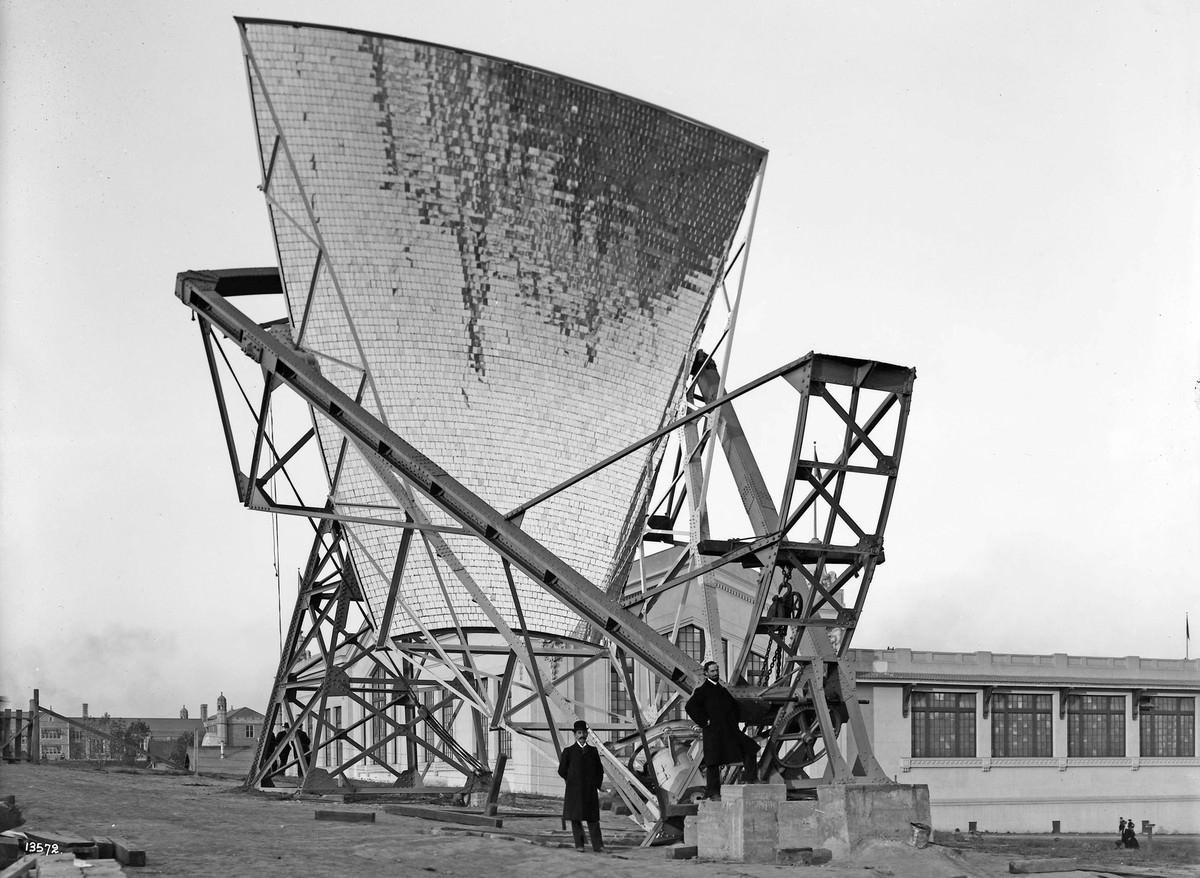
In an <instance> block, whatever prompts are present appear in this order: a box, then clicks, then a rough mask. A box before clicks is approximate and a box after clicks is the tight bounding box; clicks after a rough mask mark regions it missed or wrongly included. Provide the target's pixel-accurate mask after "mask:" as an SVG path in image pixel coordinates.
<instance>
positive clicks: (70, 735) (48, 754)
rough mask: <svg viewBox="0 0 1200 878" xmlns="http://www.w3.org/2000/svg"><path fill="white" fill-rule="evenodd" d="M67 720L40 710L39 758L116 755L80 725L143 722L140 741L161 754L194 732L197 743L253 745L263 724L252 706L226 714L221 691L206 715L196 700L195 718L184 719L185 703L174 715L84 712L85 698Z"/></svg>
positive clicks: (110, 729) (103, 728) (106, 729)
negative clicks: (211, 712)
mask: <svg viewBox="0 0 1200 878" xmlns="http://www.w3.org/2000/svg"><path fill="white" fill-rule="evenodd" d="M69 719H71V720H73V721H74V723H76V724H77V725H73V724H72V723H70V722H66V721H65V720H62V719H59V718H58V717H55V716H50V715H49V714H45V713H43V714H42V716H41V719H40V722H39V726H40V734H39V744H40V755H41V758H42V759H43V760H45V761H55V760H60V759H84V760H90V761H107V760H113V759H116V758H118V757H117V756H116V755H114V748H113V744H112V742H111V741H109V740H108V739H107V738H104V737H102V736H101V735H93V734H89V733H88V732H87V731H86V730H85V729H84V728H81V726H87V727H88V728H91V729H95V730H96V731H99V732H103V733H105V734H109V735H111V734H113V733H114V732H115V731H118V730H123V729H127V728H129V727H130V725H132V724H133V723H137V722H140V723H144V724H145V725H146V726H147V728H149V730H150V732H149V734H148V735H146V736H145V738H144V739H143V740H142V741H141V742H140V743H141V746H142V747H144V748H146V749H147V750H149V751H150V752H152V753H154V754H156V755H166V753H167V752H169V748H170V745H172V744H174V742H175V741H177V740H178V739H179V737H180V736H186V737H187V739H188V740H189V741H191V740H193V738H194V737H195V736H196V733H197V732H198V733H199V737H200V738H202V739H203V741H202V745H203V746H214V747H215V746H220V745H224V746H226V747H246V746H253V745H255V744H257V742H258V737H259V736H260V735H261V734H262V724H263V715H262V714H261V713H259V712H258V711H256V710H254V709H252V708H249V707H240V708H238V709H237V710H235V711H233V712H232V713H230V712H229V711H228V709H227V704H226V700H225V695H224V694H222V695H221V696H220V697H219V698H218V699H217V713H216V714H214V715H213V716H211V717H210V716H209V715H208V705H207V704H202V705H200V718H199V719H191V718H189V716H188V709H187V708H186V707H184V708H181V709H180V711H179V716H178V717H141V716H110V715H108V714H105V715H103V716H89V715H88V705H87V704H86V703H85V704H84V705H83V710H82V714H81V715H80V716H74V717H69Z"/></svg>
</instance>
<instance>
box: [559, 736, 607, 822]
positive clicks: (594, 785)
mask: <svg viewBox="0 0 1200 878" xmlns="http://www.w3.org/2000/svg"><path fill="white" fill-rule="evenodd" d="M558 776H559V777H561V778H562V779H563V780H565V781H566V782H567V789H566V792H564V793H563V820H599V819H600V796H599V790H600V784H601V782H602V781H603V780H604V766H603V765H601V764H600V754H599V753H597V752H596V748H595V747H590V746H589V747H580V746H579V744H578V743H574V744H572V745H571V746H570V747H563V751H562V758H561V759H560V760H558Z"/></svg>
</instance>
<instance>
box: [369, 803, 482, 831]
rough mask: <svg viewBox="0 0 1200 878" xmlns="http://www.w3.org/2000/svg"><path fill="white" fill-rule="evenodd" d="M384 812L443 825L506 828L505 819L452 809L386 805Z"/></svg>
mask: <svg viewBox="0 0 1200 878" xmlns="http://www.w3.org/2000/svg"><path fill="white" fill-rule="evenodd" d="M383 810H384V811H386V812H387V813H388V814H395V815H397V816H399V817H420V818H421V819H423V820H440V821H442V822H443V823H463V824H466V825H468V826H490V827H491V828H493V829H500V828H501V827H502V826H504V818H503V817H488V816H486V815H483V814H471V813H467V812H465V811H454V810H452V809H450V808H423V807H421V806H420V805H385V806H384V807H383Z"/></svg>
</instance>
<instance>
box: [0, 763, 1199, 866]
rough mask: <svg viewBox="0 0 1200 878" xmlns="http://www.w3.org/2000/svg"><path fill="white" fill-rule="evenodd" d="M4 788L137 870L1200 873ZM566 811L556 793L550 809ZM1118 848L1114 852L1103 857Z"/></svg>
mask: <svg viewBox="0 0 1200 878" xmlns="http://www.w3.org/2000/svg"><path fill="white" fill-rule="evenodd" d="M2 795H15V796H16V798H17V804H18V805H19V806H20V807H21V809H22V811H23V814H24V817H25V820H26V822H25V825H24V826H23V827H21V828H22V829H29V830H35V829H43V830H53V829H58V830H64V831H69V832H74V833H77V834H80V835H87V836H90V835H118V836H123V837H125V838H127V839H129V840H130V841H133V842H135V843H136V844H140V845H141V846H142V847H144V848H145V850H146V856H147V865H146V866H145V867H144V868H140V869H133V868H129V869H127V871H128V872H129V873H130V874H136V875H144V876H151V875H163V876H191V875H209V876H217V875H221V876H239V875H247V876H249V875H253V876H256V878H257V876H262V878H274V876H280V878H283V876H289V878H290V876H294V875H310V876H326V875H330V876H335V875H336V876H341V875H345V876H364V878H372V876H389V878H394V876H408V875H431V876H432V875H436V876H461V878H493V876H495V878H527V876H539V878H556V876H592V875H594V876H605V878H673V876H693V878H700V876H705V878H707V876H742V878H759V876H779V875H783V874H789V873H790V874H794V873H795V872H796V870H797V869H805V871H811V872H813V873H814V874H819V875H820V876H822V878H866V876H877V878H879V876H882V878H888V876H895V878H952V876H960V875H961V876H971V878H998V876H1000V875H1005V874H1007V873H1008V862H1009V860H1012V859H1019V858H1022V857H1024V856H1032V857H1046V856H1078V857H1079V858H1080V862H1081V863H1085V862H1086V863H1092V862H1095V863H1096V864H1104V863H1107V864H1110V865H1112V866H1115V867H1118V868H1121V869H1124V870H1126V874H1133V873H1132V872H1130V871H1129V870H1133V869H1138V868H1140V869H1142V870H1145V869H1147V867H1149V868H1150V871H1142V872H1141V873H1140V874H1143V875H1167V876H1170V878H1200V868H1195V867H1193V866H1189V865H1185V864H1196V863H1200V856H1198V855H1197V842H1196V840H1195V839H1186V840H1180V839H1178V838H1176V839H1175V840H1174V841H1172V840H1171V839H1170V838H1169V837H1163V838H1156V839H1155V840H1154V845H1153V850H1152V852H1148V851H1146V850H1145V849H1143V851H1142V852H1140V853H1141V856H1140V858H1137V859H1136V861H1135V859H1134V858H1130V857H1124V858H1120V859H1119V860H1114V859H1112V858H1111V855H1112V854H1119V853H1120V852H1117V851H1115V850H1113V849H1112V848H1111V841H1108V840H1104V839H1100V838H1094V839H1091V840H1088V839H1075V840H1072V841H1070V842H1069V843H1068V842H1066V840H1065V839H1064V840H1063V841H1060V842H1058V843H1057V845H1054V844H1053V843H1051V842H1049V841H1048V839H1046V838H1044V837H1033V838H1027V837H1022V838H1021V839H1018V838H1017V837H1009V836H991V837H988V838H986V839H981V840H976V839H971V840H968V841H953V840H943V841H945V842H946V844H945V845H942V844H934V845H930V847H928V848H926V849H925V850H922V851H917V850H914V849H913V848H911V847H908V846H907V845H904V844H896V843H877V844H874V845H870V846H868V847H867V848H865V849H863V850H861V851H858V852H856V854H855V856H853V857H851V858H846V859H844V860H841V861H831V862H828V863H826V864H824V865H821V866H812V867H796V866H773V865H758V864H741V863H715V862H698V861H695V860H691V861H686V860H685V861H671V860H667V859H666V849H664V848H641V847H638V846H637V842H638V840H639V839H640V835H639V834H638V833H636V832H635V831H634V830H635V827H634V826H633V824H631V823H630V822H629V821H628V820H627V819H626V818H621V817H614V816H612V815H611V814H609V813H607V812H606V813H605V814H604V819H603V821H602V826H603V830H604V834H605V838H606V842H607V845H608V848H609V850H608V851H607V852H606V853H602V854H596V853H592V852H590V851H589V852H587V853H582V854H581V853H578V852H576V851H575V849H574V847H573V846H572V845H571V844H570V840H569V833H564V832H563V831H562V830H561V828H560V824H559V821H558V820H557V819H556V818H551V817H533V818H523V819H522V818H515V817H511V816H510V817H508V818H507V819H506V820H505V822H504V828H503V829H502V830H495V831H493V830H483V829H481V828H477V827H476V828H463V827H456V826H454V825H451V824H446V823H439V822H433V821H427V820H421V819H418V818H410V817H397V816H393V815H390V814H386V813H384V812H383V810H382V808H381V806H377V805H342V804H339V803H336V802H330V801H321V800H311V799H288V798H278V797H274V796H267V795H262V794H255V793H246V792H242V791H241V790H240V789H239V788H238V784H237V781H236V780H233V779H230V778H220V777H208V776H203V775H202V776H200V777H193V776H190V775H181V774H163V773H159V772H148V771H136V770H122V769H111V768H109V769H97V768H83V767H76V766H61V765H28V764H24V763H18V764H13V765H7V764H6V765H0V796H2ZM518 804H519V805H521V806H527V805H528V802H527V801H526V800H524V799H522V800H521V801H520V802H519V803H518ZM556 807H557V806H556V804H555V803H554V802H553V800H549V801H546V802H544V803H543V807H542V809H541V810H543V811H545V810H551V809H554V808H556ZM317 810H352V811H374V812H375V814H376V821H375V822H374V823H343V822H336V821H324V820H320V821H318V820H316V819H315V818H314V814H315V812H316V811H317ZM503 813H504V809H503V808H502V811H501V815H502V816H503ZM531 842H536V843H531ZM989 845H991V847H989ZM1047 845H1052V846H1050V847H1047ZM1106 845H1107V846H1108V848H1107V849H1106ZM1106 854H1107V855H1109V857H1110V858H1109V859H1099V858H1100V857H1102V856H1103V855H1106ZM1167 867H1169V868H1167ZM1060 874H1062V873H1060Z"/></svg>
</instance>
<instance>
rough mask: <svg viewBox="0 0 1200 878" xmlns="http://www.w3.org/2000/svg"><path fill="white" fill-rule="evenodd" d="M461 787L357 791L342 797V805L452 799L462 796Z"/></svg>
mask: <svg viewBox="0 0 1200 878" xmlns="http://www.w3.org/2000/svg"><path fill="white" fill-rule="evenodd" d="M463 789H464V788H463V787H418V788H415V789H414V788H412V787H401V788H398V789H384V790H358V791H357V792H353V793H345V794H343V795H342V804H344V805H355V804H358V805H362V804H378V803H381V802H382V803H390V802H407V801H412V800H414V799H416V800H423V799H440V798H452V797H454V796H461V795H462V794H463Z"/></svg>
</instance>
